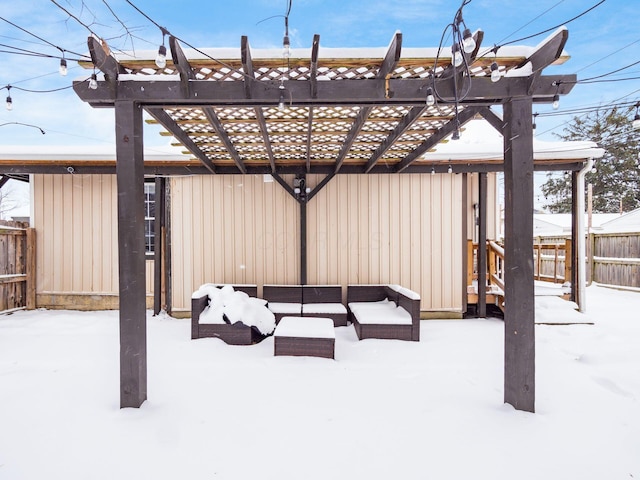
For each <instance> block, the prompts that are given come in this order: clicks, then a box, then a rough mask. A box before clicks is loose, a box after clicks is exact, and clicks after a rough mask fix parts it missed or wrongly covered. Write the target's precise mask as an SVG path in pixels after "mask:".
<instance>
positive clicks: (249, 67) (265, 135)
mask: <svg viewBox="0 0 640 480" xmlns="http://www.w3.org/2000/svg"><path fill="white" fill-rule="evenodd" d="M240 51H241V59H242V69H243V70H244V74H245V76H244V81H243V83H244V93H245V97H246V98H251V83H253V82H255V73H254V71H253V60H252V59H251V47H250V46H249V38H248V37H246V36H244V35H243V36H242V38H241V39H240ZM254 112H255V115H256V121H257V122H258V125H259V127H260V133H261V134H262V140H263V142H264V148H265V149H266V150H267V157H268V158H269V165H271V171H272V172H275V171H276V161H275V158H274V156H273V147H272V146H271V138H270V137H269V131H268V129H267V122H266V120H265V118H264V113H262V109H261V108H260V107H255V108H254Z"/></svg>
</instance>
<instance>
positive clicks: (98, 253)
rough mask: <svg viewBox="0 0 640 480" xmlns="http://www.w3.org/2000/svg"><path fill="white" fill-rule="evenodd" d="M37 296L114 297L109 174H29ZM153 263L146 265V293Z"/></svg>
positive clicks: (113, 232) (115, 267) (113, 207)
mask: <svg viewBox="0 0 640 480" xmlns="http://www.w3.org/2000/svg"><path fill="white" fill-rule="evenodd" d="M33 212H34V226H35V228H36V231H37V236H36V238H37V253H36V255H37V287H36V288H37V292H36V293H38V294H107V295H113V294H117V293H118V243H117V240H118V237H117V234H118V231H117V190H116V181H115V176H114V175H34V176H33ZM152 291H153V262H151V261H150V262H147V293H148V294H150V293H151V292H152Z"/></svg>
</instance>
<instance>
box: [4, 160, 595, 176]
mask: <svg viewBox="0 0 640 480" xmlns="http://www.w3.org/2000/svg"><path fill="white" fill-rule="evenodd" d="M449 165H452V166H453V168H454V170H455V172H456V173H477V172H487V173H491V172H503V171H504V167H503V164H502V162H497V161H496V162H460V161H455V160H452V162H451V163H444V162H433V163H427V162H423V161H422V162H421V163H420V164H413V165H411V166H409V167H407V168H405V169H404V170H403V171H402V174H415V173H431V171H432V169H433V171H434V172H435V173H446V172H447V170H448V168H449ZM69 167H71V168H72V169H73V172H74V173H75V174H78V175H113V174H115V172H116V165H115V162H113V163H112V164H107V165H87V166H83V165H82V164H81V163H65V164H64V165H62V164H52V165H43V164H40V165H32V164H20V165H18V164H14V165H0V174H3V175H28V174H31V173H32V174H40V175H70V172H69V170H68V169H69ZM583 167H584V162H582V161H571V162H569V163H553V164H549V163H546V162H543V163H539V164H536V165H534V171H536V172H554V171H562V172H565V171H572V172H575V171H578V170H580V169H581V168H583ZM362 168H363V167H362V166H361V165H345V166H343V167H342V169H341V170H340V173H341V174H345V175H359V174H362ZM334 170H335V169H334V167H333V166H332V165H322V166H313V167H312V169H311V171H310V172H307V167H306V166H304V165H289V166H287V165H282V166H278V167H277V168H276V172H275V174H276V175H298V174H305V173H309V174H315V175H330V174H332V173H334ZM210 173H211V171H210V170H208V169H207V168H205V167H204V166H184V165H171V162H169V163H165V164H163V165H145V167H144V174H145V175H146V176H154V175H175V176H180V175H208V174H210ZM216 173H217V174H220V175H234V174H238V173H239V172H238V169H237V168H236V167H235V166H234V167H230V166H226V167H225V166H221V167H218V168H216ZM272 173H274V172H272V171H271V168H270V167H267V166H248V167H247V174H248V175H270V174H272ZM388 173H394V171H393V169H392V168H390V167H388V166H385V165H376V166H375V167H374V168H373V169H371V171H370V172H369V174H371V175H379V174H388Z"/></svg>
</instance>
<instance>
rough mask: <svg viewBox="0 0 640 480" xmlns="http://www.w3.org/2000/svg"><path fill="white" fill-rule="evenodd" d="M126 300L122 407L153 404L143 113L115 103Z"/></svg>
mask: <svg viewBox="0 0 640 480" xmlns="http://www.w3.org/2000/svg"><path fill="white" fill-rule="evenodd" d="M115 117H116V177H117V184H118V187H117V188H118V258H119V295H120V407H121V408H125V407H135V408H138V407H140V405H142V403H143V402H144V401H145V400H146V399H147V319H146V284H145V274H146V272H145V246H144V245H145V238H144V161H143V138H142V126H143V123H142V108H141V107H140V105H138V104H137V103H134V102H132V101H116V102H115Z"/></svg>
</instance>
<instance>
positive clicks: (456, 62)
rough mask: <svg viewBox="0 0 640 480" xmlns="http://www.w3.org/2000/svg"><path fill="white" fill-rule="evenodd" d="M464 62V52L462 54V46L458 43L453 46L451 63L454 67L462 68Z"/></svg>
mask: <svg viewBox="0 0 640 480" xmlns="http://www.w3.org/2000/svg"><path fill="white" fill-rule="evenodd" d="M463 62H464V57H463V56H462V52H460V45H459V44H458V43H457V42H456V43H454V44H453V45H452V46H451V63H452V64H453V66H454V67H456V68H457V67H460V66H461V65H462V63H463Z"/></svg>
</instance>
